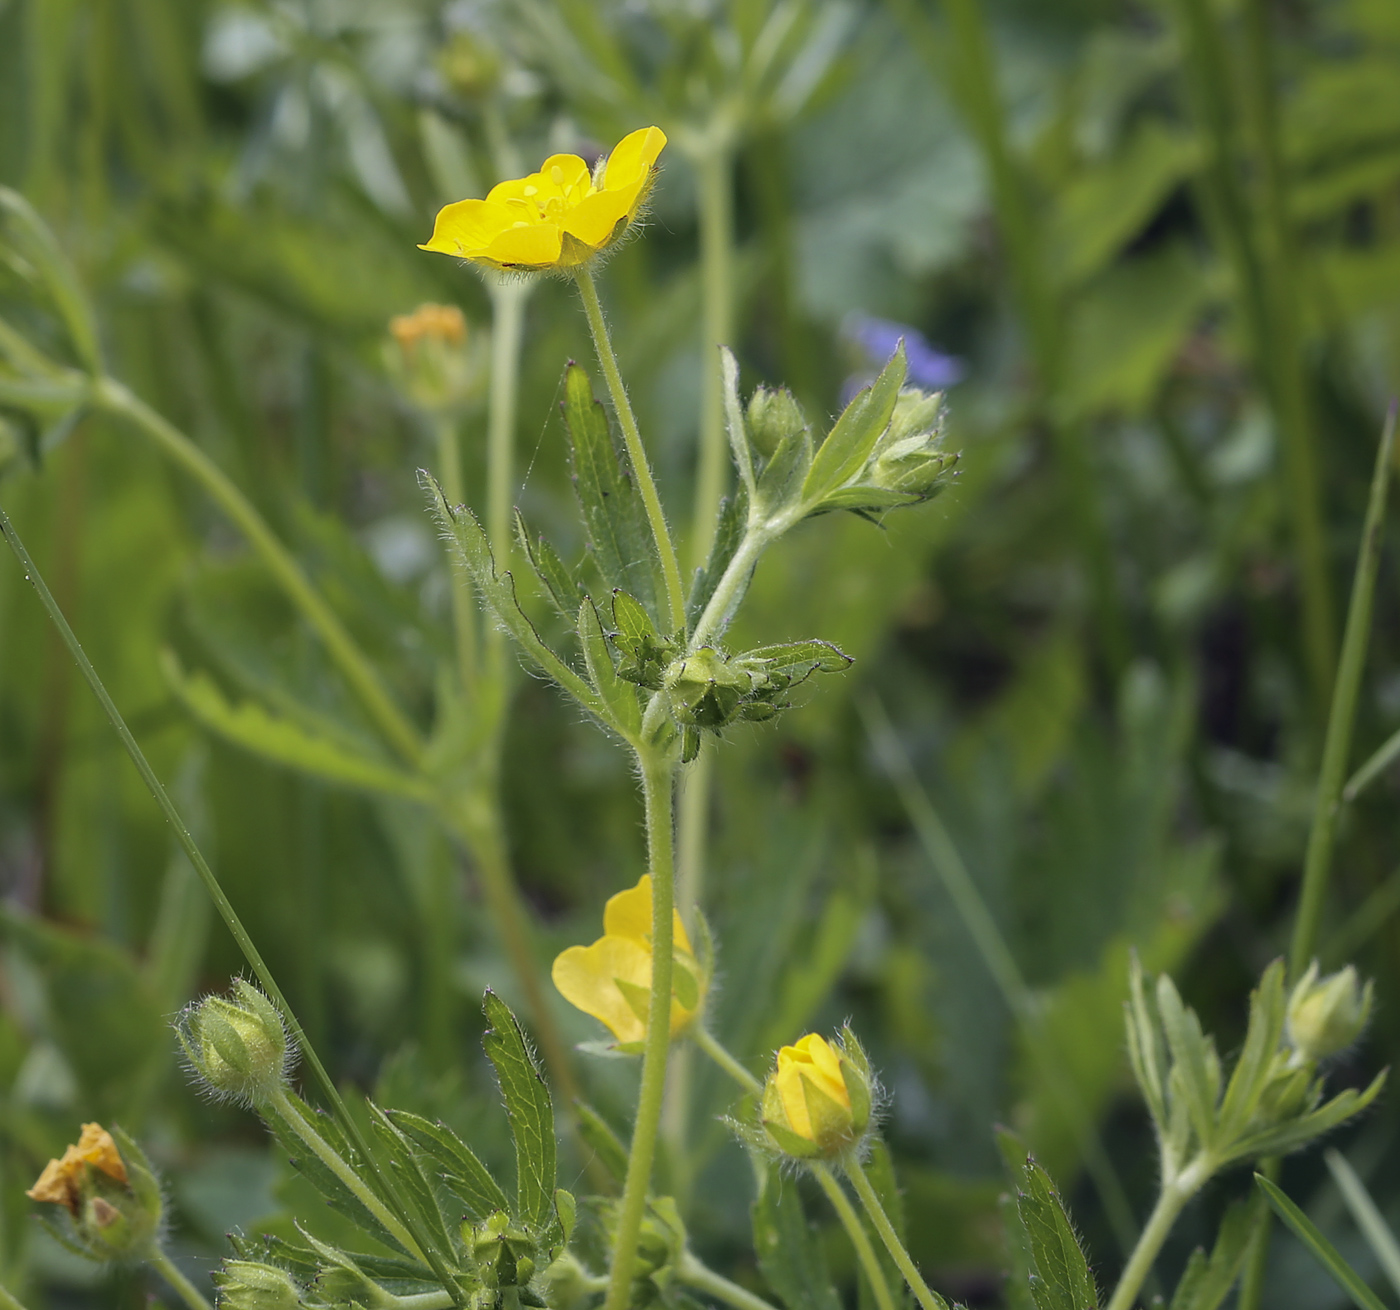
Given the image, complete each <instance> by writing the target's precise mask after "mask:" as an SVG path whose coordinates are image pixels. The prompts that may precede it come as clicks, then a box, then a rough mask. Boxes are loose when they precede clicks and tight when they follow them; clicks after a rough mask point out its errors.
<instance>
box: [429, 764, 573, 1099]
mask: <svg viewBox="0 0 1400 1310" xmlns="http://www.w3.org/2000/svg"><path fill="white" fill-rule="evenodd" d="M496 785H497V784H496V780H495V779H494V778H491V779H487V780H484V781H483V782H482V784H481V786H480V788H479V789H478V790H475V791H473V792H470V793H468V794H467V795H466V796H464V797H459V798H457V801H456V803H455V804H454V805H452V806H451V807H450V808H447V809H445V810H444V811H443V814H442V820H443V822H444V823H445V824H446V825H447V827H448V828H449V829H450V830H451V831H452V832H453V833H455V834H456V835H457V836H458V838H459V839H460V840H461V842H462V844H463V846H465V847H466V849H467V851H468V853H469V854H470V855H471V858H472V862H473V864H474V865H475V866H476V871H477V875H478V876H479V877H480V879H481V889H482V891H483V892H484V893H485V896H486V904H487V907H488V908H489V909H490V911H491V917H492V919H493V921H494V922H495V924H496V928H497V931H498V932H499V933H500V934H501V944H502V945H503V946H504V947H505V952H506V957H507V958H508V959H509V960H510V963H511V967H512V969H513V970H514V971H515V976H516V978H517V979H518V980H519V982H520V986H521V988H522V990H523V991H524V993H525V1004H526V1006H527V1007H528V1009H529V1012H530V1017H531V1021H532V1024H533V1027H534V1034H535V1038H536V1040H537V1041H538V1042H539V1044H540V1051H541V1053H542V1054H543V1056H544V1062H545V1065H546V1067H547V1068H548V1069H549V1073H550V1076H551V1077H552V1078H553V1079H554V1082H555V1084H556V1085H557V1087H558V1091H559V1094H560V1096H561V1097H562V1098H563V1099H564V1102H565V1103H566V1104H568V1105H573V1103H574V1101H575V1100H577V1099H578V1096H579V1087H578V1080H577V1078H575V1076H574V1069H573V1062H572V1061H571V1060H570V1058H569V1050H568V1046H567V1044H566V1043H565V1041H564V1038H563V1034H561V1033H560V1031H559V1025H558V1023H556V1022H555V1018H554V1011H553V1010H552V1009H551V1008H550V1004H549V997H548V994H547V993H546V991H545V987H544V981H543V979H542V977H541V974H540V969H539V965H538V963H537V961H538V959H539V954H538V952H537V951H536V949H535V942H534V929H533V926H532V924H531V921H530V916H529V912H528V911H527V910H526V909H525V905H524V903H523V901H522V900H521V896H520V889H519V887H517V885H516V882H515V876H514V874H513V873H512V871H511V867H510V857H509V855H508V853H507V846H506V835H505V832H504V830H503V828H502V824H501V813H500V805H499V804H498V802H497V800H496V794H497V793H496Z"/></svg>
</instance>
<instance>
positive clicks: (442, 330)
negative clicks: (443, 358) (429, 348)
mask: <svg viewBox="0 0 1400 1310" xmlns="http://www.w3.org/2000/svg"><path fill="white" fill-rule="evenodd" d="M389 331H390V333H391V334H392V335H393V338H394V340H395V341H397V342H398V343H399V348H400V349H401V350H402V351H403V352H404V354H405V355H409V356H411V355H412V354H413V352H414V351H415V350H417V348H418V343H419V342H420V341H423V340H427V341H435V342H436V341H440V342H442V343H443V344H444V345H448V346H459V345H461V344H462V342H463V341H465V340H466V339H467V320H466V319H465V318H463V317H462V311H461V310H460V309H458V308H457V306H456V305H419V306H418V308H417V309H415V310H414V311H413V313H411V314H396V315H395V316H394V317H393V318H391V319H390V320H389Z"/></svg>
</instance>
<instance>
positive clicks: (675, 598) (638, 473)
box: [574, 264, 685, 632]
mask: <svg viewBox="0 0 1400 1310" xmlns="http://www.w3.org/2000/svg"><path fill="white" fill-rule="evenodd" d="M574 281H575V282H577V283H578V290H579V295H580V296H581V297H582V298H583V312H584V313H585V314H586V315H587V317H588V330H589V331H590V332H591V333H592V334H593V347H594V349H595V350H596V351H597V352H598V363H599V364H600V365H601V366H602V369H603V380H604V381H605V382H606V383H607V384H608V394H609V395H611V396H612V402H613V409H614V410H616V411H617V421H618V423H619V424H620V425H621V426H622V436H623V440H624V441H625V442H626V443H627V454H628V456H629V458H630V459H631V461H632V472H633V474H634V476H635V477H636V479H637V487H638V489H639V490H640V491H641V493H642V503H643V504H644V505H645V506H646V511H647V522H648V523H649V524H650V525H651V535H652V537H653V538H654V539H655V541H656V553H657V554H658V555H659V556H660V557H661V574H662V577H663V578H664V580H665V583H666V603H667V608H668V609H669V610H670V614H671V629H672V631H673V632H683V631H684V630H685V592H684V590H683V589H682V587H681V569H680V564H679V563H678V562H677V560H676V548H675V546H674V545H673V544H672V542H671V533H670V530H669V529H668V528H667V527H666V514H665V511H664V510H663V509H662V508H661V497H660V496H659V495H658V494H657V491H656V482H655V481H654V480H653V478H652V476H651V465H650V464H649V463H648V462H647V453H646V447H645V446H643V445H642V434H641V431H640V430H639V429H638V427H637V417H636V415H635V414H633V413H632V402H631V401H630V400H628V399H627V388H626V387H624V386H623V385H622V374H621V373H620V372H619V371H618V367H617V356H616V355H615V354H614V353H613V347H612V338H611V337H610V336H609V335H608V325H607V322H606V320H605V319H604V318H603V307H602V306H601V305H600V304H599V303H598V288H597V287H596V286H595V285H594V282H593V274H592V273H590V272H589V271H588V267H587V265H583V264H581V265H580V266H579V267H578V268H576V269H575V270H574Z"/></svg>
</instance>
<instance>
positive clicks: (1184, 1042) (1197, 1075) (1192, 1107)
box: [1157, 974, 1219, 1147]
mask: <svg viewBox="0 0 1400 1310" xmlns="http://www.w3.org/2000/svg"><path fill="white" fill-rule="evenodd" d="M1157 1013H1158V1014H1159V1015H1160V1016H1161V1019H1162V1031H1163V1032H1164V1033H1165V1034H1166V1038H1167V1046H1168V1047H1169V1048H1170V1050H1171V1055H1172V1072H1173V1073H1174V1074H1176V1075H1178V1077H1179V1079H1180V1087H1181V1090H1182V1093H1183V1094H1184V1097H1185V1101H1186V1108H1187V1110H1188V1111H1189V1112H1190V1115H1191V1126H1192V1128H1194V1129H1195V1130H1196V1137H1197V1138H1198V1140H1199V1141H1200V1143H1201V1145H1202V1146H1206V1147H1208V1146H1210V1145H1211V1144H1212V1142H1213V1141H1214V1138H1215V1123H1216V1120H1215V1108H1216V1097H1217V1095H1218V1090H1219V1089H1218V1088H1217V1087H1216V1086H1214V1085H1213V1082H1214V1080H1213V1079H1212V1077H1211V1064H1212V1061H1211V1050H1210V1047H1209V1044H1208V1039H1207V1038H1206V1036H1205V1034H1204V1033H1203V1032H1202V1031H1201V1022H1200V1020H1199V1019H1198V1018H1197V1017H1196V1015H1195V1012H1194V1011H1192V1010H1189V1009H1188V1008H1187V1007H1186V1006H1185V1005H1183V1004H1182V1001H1181V994H1180V993H1179V992H1178V991H1177V990H1176V984H1175V983H1173V982H1172V980H1171V979H1170V978H1169V977H1167V975H1166V974H1162V975H1161V977H1159V978H1158V979H1157Z"/></svg>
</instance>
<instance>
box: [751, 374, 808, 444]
mask: <svg viewBox="0 0 1400 1310" xmlns="http://www.w3.org/2000/svg"><path fill="white" fill-rule="evenodd" d="M806 426H807V420H806V419H805V418H804V417H803V415H802V408H801V406H800V405H798V403H797V401H796V400H795V399H794V398H793V395H792V392H791V391H789V390H787V388H786V387H784V388H782V389H781V390H777V391H775V390H773V389H771V388H769V387H759V388H758V390H757V391H755V392H754V393H753V397H752V399H751V400H750V401H749V439H750V440H751V441H752V442H753V445H754V449H755V450H757V451H758V452H759V453H760V454H761V455H763V456H764V458H769V457H771V456H772V454H773V452H774V451H775V450H777V449H778V447H779V445H781V444H782V442H783V440H784V439H785V438H788V437H795V436H798V435H800V433H801V432H802V430H803V429H804V428H805V427H806Z"/></svg>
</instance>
